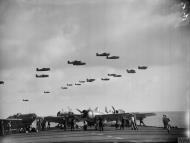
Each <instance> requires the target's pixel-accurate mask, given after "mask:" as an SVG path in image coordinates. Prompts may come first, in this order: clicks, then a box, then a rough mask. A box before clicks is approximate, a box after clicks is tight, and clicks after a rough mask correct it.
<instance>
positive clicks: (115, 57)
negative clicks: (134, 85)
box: [106, 56, 119, 59]
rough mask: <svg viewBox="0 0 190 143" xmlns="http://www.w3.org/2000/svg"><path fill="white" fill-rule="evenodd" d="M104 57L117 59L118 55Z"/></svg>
mask: <svg viewBox="0 0 190 143" xmlns="http://www.w3.org/2000/svg"><path fill="white" fill-rule="evenodd" d="M106 59H119V56H110V57H109V56H107V57H106Z"/></svg>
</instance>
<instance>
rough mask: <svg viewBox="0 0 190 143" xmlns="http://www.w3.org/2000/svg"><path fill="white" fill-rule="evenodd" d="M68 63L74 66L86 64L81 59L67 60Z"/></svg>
mask: <svg viewBox="0 0 190 143" xmlns="http://www.w3.org/2000/svg"><path fill="white" fill-rule="evenodd" d="M67 63H68V64H72V65H74V66H81V65H86V63H84V62H82V61H77V60H74V61H67Z"/></svg>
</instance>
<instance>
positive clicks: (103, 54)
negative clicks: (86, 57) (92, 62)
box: [96, 52, 110, 56]
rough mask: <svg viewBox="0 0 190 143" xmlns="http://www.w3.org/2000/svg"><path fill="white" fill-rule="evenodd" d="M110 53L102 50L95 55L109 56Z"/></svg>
mask: <svg viewBox="0 0 190 143" xmlns="http://www.w3.org/2000/svg"><path fill="white" fill-rule="evenodd" d="M109 55H110V53H106V52H104V53H100V54H99V53H96V56H109Z"/></svg>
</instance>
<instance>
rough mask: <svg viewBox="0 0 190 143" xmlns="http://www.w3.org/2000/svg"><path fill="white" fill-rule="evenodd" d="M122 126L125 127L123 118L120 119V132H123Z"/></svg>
mask: <svg viewBox="0 0 190 143" xmlns="http://www.w3.org/2000/svg"><path fill="white" fill-rule="evenodd" d="M124 126H125V120H124V118H123V117H122V118H121V126H120V130H121V129H123V130H124Z"/></svg>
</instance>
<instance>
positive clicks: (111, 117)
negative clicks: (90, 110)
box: [96, 113, 156, 121]
mask: <svg viewBox="0 0 190 143" xmlns="http://www.w3.org/2000/svg"><path fill="white" fill-rule="evenodd" d="M132 114H135V115H136V119H137V120H140V119H144V118H146V117H147V116H155V115H156V114H155V113H116V114H104V115H96V118H99V117H101V118H103V119H104V120H107V121H113V120H116V119H121V118H122V117H123V118H124V119H128V118H130V117H131V116H132Z"/></svg>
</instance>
